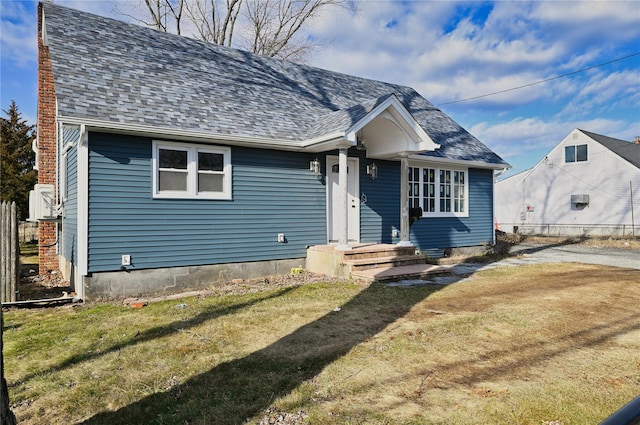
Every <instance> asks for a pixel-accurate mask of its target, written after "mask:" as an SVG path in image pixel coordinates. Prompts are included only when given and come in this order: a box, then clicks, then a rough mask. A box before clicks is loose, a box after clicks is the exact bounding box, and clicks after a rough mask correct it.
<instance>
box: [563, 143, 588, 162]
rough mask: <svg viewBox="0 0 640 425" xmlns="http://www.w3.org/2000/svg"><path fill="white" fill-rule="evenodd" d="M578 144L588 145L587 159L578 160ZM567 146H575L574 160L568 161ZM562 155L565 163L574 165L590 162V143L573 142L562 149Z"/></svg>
mask: <svg viewBox="0 0 640 425" xmlns="http://www.w3.org/2000/svg"><path fill="white" fill-rule="evenodd" d="M578 146H586V147H587V160H586V161H578ZM567 148H573V154H574V157H575V160H574V161H571V162H567ZM562 155H563V160H564V161H563V163H564V164H565V165H574V164H587V163H588V162H589V157H590V155H589V144H588V143H580V144H571V145H565V146H564V149H562Z"/></svg>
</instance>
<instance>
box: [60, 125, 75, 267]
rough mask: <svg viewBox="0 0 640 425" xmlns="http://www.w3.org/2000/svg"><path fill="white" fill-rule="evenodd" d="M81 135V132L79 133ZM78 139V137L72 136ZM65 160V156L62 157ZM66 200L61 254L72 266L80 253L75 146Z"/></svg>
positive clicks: (69, 158)
mask: <svg viewBox="0 0 640 425" xmlns="http://www.w3.org/2000/svg"><path fill="white" fill-rule="evenodd" d="M78 134H79V131H78ZM72 137H75V138H76V139H77V138H78V135H75V136H72ZM62 160H64V156H62ZM66 161H67V164H66V182H67V183H66V192H67V196H66V200H65V201H64V212H63V221H62V249H61V254H62V256H63V257H64V258H66V259H67V261H69V262H70V263H71V264H74V265H77V258H78V257H77V255H78V254H77V251H78V151H77V149H76V147H75V146H74V147H73V148H71V149H70V150H69V151H68V152H67V156H66Z"/></svg>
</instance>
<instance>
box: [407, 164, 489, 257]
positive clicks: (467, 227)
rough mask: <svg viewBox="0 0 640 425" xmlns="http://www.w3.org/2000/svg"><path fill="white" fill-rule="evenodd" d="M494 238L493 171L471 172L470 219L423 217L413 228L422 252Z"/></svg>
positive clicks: (414, 237)
mask: <svg viewBox="0 0 640 425" xmlns="http://www.w3.org/2000/svg"><path fill="white" fill-rule="evenodd" d="M492 239H493V171H492V170H484V169H474V168H470V169H469V217H446V218H421V219H420V220H418V221H417V222H415V223H414V224H413V225H412V226H411V241H412V242H413V243H414V244H415V245H416V246H417V247H418V248H419V249H430V248H452V247H463V246H475V245H481V244H483V243H486V242H491V241H492Z"/></svg>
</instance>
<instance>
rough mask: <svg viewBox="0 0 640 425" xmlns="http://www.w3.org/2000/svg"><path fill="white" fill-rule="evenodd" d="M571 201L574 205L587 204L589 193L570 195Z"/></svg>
mask: <svg viewBox="0 0 640 425" xmlns="http://www.w3.org/2000/svg"><path fill="white" fill-rule="evenodd" d="M571 203H572V204H574V205H589V195H586V194H582V195H571Z"/></svg>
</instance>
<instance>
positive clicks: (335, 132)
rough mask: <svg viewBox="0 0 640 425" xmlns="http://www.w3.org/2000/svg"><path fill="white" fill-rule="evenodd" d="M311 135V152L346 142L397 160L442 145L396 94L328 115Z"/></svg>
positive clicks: (308, 145) (374, 155)
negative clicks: (434, 139)
mask: <svg viewBox="0 0 640 425" xmlns="http://www.w3.org/2000/svg"><path fill="white" fill-rule="evenodd" d="M308 134H309V136H310V137H309V139H307V141H306V143H305V145H306V146H305V147H306V148H307V149H308V150H310V151H312V152H315V151H318V152H319V151H322V150H330V149H332V148H335V146H333V145H334V144H337V143H341V144H342V143H344V142H345V141H347V142H348V143H349V144H350V145H351V146H358V147H359V148H362V149H366V151H367V157H369V158H375V159H397V158H399V157H403V156H408V155H411V154H416V153H421V152H429V151H434V150H436V149H438V148H439V147H440V145H438V144H437V143H435V142H434V141H433V140H432V139H431V137H430V136H429V135H428V134H427V133H426V132H425V130H424V129H423V128H422V127H421V126H420V124H419V123H418V122H417V121H416V119H415V118H414V117H413V115H412V114H411V113H410V112H409V111H408V110H407V108H406V107H405V106H404V105H403V104H402V102H400V100H399V99H398V97H397V96H396V95H395V94H393V93H390V94H386V95H384V96H381V97H379V98H376V99H372V100H370V101H368V102H364V103H362V104H358V105H354V106H351V107H349V108H346V109H341V110H338V111H334V112H332V113H330V114H328V115H325V116H323V117H321V118H319V119H318V121H317V122H316V124H315V125H314V127H313V128H312V129H310V131H309V133H308Z"/></svg>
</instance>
